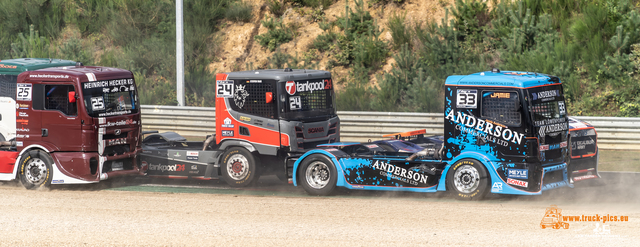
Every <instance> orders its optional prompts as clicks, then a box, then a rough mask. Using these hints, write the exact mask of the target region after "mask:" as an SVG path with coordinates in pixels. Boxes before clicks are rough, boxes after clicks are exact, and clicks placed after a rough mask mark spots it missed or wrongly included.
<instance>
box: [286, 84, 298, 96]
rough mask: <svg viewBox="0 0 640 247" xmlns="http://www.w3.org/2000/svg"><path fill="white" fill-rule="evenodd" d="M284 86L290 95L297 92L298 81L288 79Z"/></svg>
mask: <svg viewBox="0 0 640 247" xmlns="http://www.w3.org/2000/svg"><path fill="white" fill-rule="evenodd" d="M284 88H285V89H286V90H287V93H288V94H289V95H294V94H296V82H295V81H288V82H287V83H286V84H284Z"/></svg>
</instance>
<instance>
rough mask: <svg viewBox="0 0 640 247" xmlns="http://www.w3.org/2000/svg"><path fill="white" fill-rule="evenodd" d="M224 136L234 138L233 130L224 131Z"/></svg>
mask: <svg viewBox="0 0 640 247" xmlns="http://www.w3.org/2000/svg"><path fill="white" fill-rule="evenodd" d="M222 136H233V130H223V131H222Z"/></svg>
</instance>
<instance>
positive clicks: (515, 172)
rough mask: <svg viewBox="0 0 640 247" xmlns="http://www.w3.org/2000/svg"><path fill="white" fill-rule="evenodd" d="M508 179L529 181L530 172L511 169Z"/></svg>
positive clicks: (508, 171)
mask: <svg viewBox="0 0 640 247" xmlns="http://www.w3.org/2000/svg"><path fill="white" fill-rule="evenodd" d="M507 177H510V178H523V179H528V178H529V171H528V170H525V169H511V168H510V169H509V170H507Z"/></svg>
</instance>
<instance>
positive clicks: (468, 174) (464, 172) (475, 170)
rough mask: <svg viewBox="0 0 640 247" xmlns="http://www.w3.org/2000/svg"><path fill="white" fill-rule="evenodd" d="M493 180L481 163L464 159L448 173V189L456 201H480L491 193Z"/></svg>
mask: <svg viewBox="0 0 640 247" xmlns="http://www.w3.org/2000/svg"><path fill="white" fill-rule="evenodd" d="M490 182H491V179H490V178H489V176H488V173H487V170H486V169H485V168H484V166H483V165H482V164H480V162H478V161H476V160H472V159H463V160H460V161H458V162H456V163H455V164H453V166H451V168H450V169H449V172H448V173H447V189H448V190H449V191H450V193H451V194H452V195H454V196H455V197H456V199H460V200H480V199H482V198H483V197H484V196H485V195H486V194H487V192H489V188H490V187H489V184H490Z"/></svg>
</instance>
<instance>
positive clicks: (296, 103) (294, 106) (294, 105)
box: [289, 96, 302, 110]
mask: <svg viewBox="0 0 640 247" xmlns="http://www.w3.org/2000/svg"><path fill="white" fill-rule="evenodd" d="M301 108H302V101H301V100H300V96H291V97H289V109H291V110H300V109H301Z"/></svg>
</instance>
